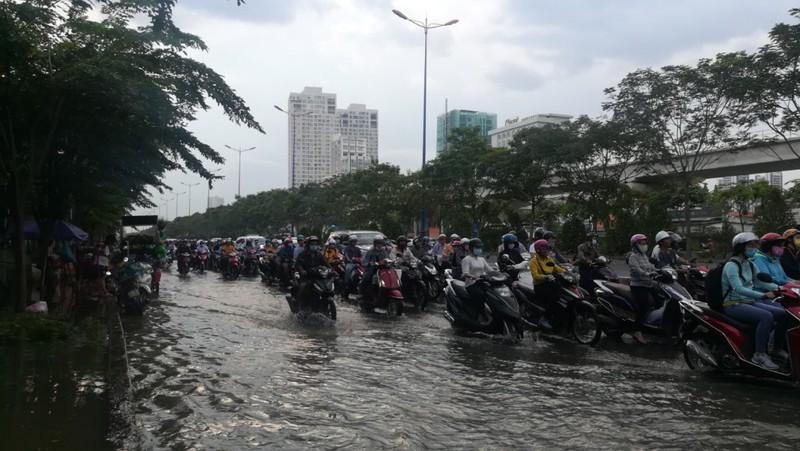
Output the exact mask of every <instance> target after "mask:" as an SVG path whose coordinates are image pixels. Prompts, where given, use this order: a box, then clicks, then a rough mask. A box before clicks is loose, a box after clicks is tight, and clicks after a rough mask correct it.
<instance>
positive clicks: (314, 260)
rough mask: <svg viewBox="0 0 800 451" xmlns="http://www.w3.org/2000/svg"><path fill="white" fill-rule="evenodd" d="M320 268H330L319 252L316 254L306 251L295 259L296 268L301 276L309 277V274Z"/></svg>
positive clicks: (309, 250)
mask: <svg viewBox="0 0 800 451" xmlns="http://www.w3.org/2000/svg"><path fill="white" fill-rule="evenodd" d="M319 266H328V264H327V263H326V262H325V257H323V256H322V254H320V253H319V252H314V251H312V250H311V249H306V250H304V251H303V252H300V255H298V256H297V259H295V263H294V267H295V269H296V270H297V272H299V273H300V275H301V276H304V277H305V276H307V274H308V272H309V271H311V270H312V269H314V268H317V267H319Z"/></svg>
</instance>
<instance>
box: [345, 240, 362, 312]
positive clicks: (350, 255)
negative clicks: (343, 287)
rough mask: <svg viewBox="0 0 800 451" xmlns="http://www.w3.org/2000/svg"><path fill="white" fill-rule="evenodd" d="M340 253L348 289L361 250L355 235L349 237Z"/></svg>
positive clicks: (358, 261)
mask: <svg viewBox="0 0 800 451" xmlns="http://www.w3.org/2000/svg"><path fill="white" fill-rule="evenodd" d="M342 253H343V254H344V262H345V267H344V280H345V283H347V286H348V287H350V286H351V285H350V284H351V283H352V281H353V274H354V273H355V271H356V268H357V267H358V265H359V264H360V263H361V249H360V248H359V247H358V238H357V237H356V236H355V235H353V236H351V237H350V239H349V240H348V243H347V246H346V247H345V248H344V252H342ZM344 296H345V297H347V296H348V293H347V292H345V294H344Z"/></svg>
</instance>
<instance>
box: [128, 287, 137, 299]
mask: <svg viewBox="0 0 800 451" xmlns="http://www.w3.org/2000/svg"><path fill="white" fill-rule="evenodd" d="M128 297H129V298H138V297H139V289H135V290H131V291H129V292H128Z"/></svg>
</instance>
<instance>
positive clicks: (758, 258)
mask: <svg viewBox="0 0 800 451" xmlns="http://www.w3.org/2000/svg"><path fill="white" fill-rule="evenodd" d="M783 243H784V239H783V237H782V236H781V235H778V234H777V233H767V234H765V235H764V236H762V237H761V249H759V250H757V251H756V255H755V256H753V258H751V259H750V261H752V262H753V263H754V264H755V265H756V268H758V272H763V273H767V274H769V275H770V276H772V281H773V282H775V283H776V284H777V285H786V283H788V282H789V281H790V280H791V279H789V277H788V276H787V275H786V272H785V271H784V270H783V267H782V266H781V262H780V259H781V256H783V252H784V247H783Z"/></svg>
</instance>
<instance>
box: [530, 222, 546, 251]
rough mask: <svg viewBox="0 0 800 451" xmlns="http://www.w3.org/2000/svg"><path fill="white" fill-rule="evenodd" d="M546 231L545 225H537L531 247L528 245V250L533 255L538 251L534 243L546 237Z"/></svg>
mask: <svg viewBox="0 0 800 451" xmlns="http://www.w3.org/2000/svg"><path fill="white" fill-rule="evenodd" d="M544 232H546V230H544V227H537V228H536V230H534V231H533V237H532V239H531V245H530V247H528V252H529V253H530V254H531V255H533V254H534V253H536V249H534V248H533V243H535V242H537V241H539V240H541V239H544Z"/></svg>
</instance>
